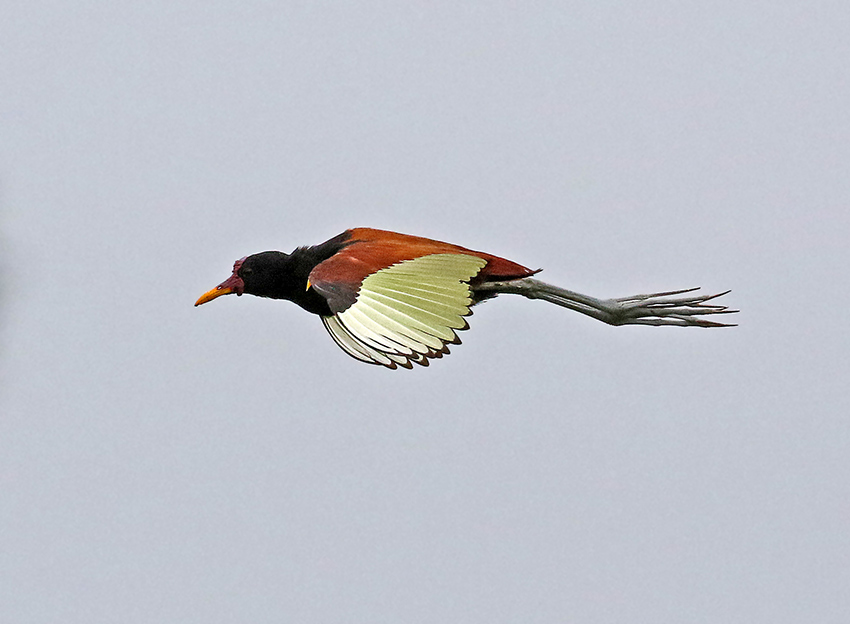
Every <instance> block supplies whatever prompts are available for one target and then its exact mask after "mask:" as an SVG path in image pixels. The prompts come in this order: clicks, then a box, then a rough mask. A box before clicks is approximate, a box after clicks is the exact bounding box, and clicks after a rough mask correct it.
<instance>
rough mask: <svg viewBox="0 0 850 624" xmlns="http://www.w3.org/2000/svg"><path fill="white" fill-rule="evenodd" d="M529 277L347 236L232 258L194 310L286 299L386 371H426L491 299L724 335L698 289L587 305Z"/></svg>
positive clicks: (413, 243) (455, 251)
mask: <svg viewBox="0 0 850 624" xmlns="http://www.w3.org/2000/svg"><path fill="white" fill-rule="evenodd" d="M538 272H539V269H538V270H537V271H533V270H531V269H527V268H525V267H524V266H521V265H519V264H516V263H515V262H511V261H510V260H505V259H504V258H499V257H497V256H493V255H490V254H487V253H483V252H480V251H472V250H469V249H465V248H464V247H459V246H457V245H451V244H449V243H441V242H439V241H435V240H430V239H427V238H420V237H418V236H408V235H406V234H397V233H395V232H386V231H383V230H373V229H369V228H355V229H352V230H346V231H345V232H343V233H342V234H340V235H339V236H335V237H333V238H332V239H330V240H329V241H327V242H324V243H322V244H321V245H316V246H315V247H299V248H298V249H296V250H295V251H293V252H292V253H291V254H285V253H282V252H280V251H264V252H262V253H258V254H254V255H252V256H247V257H245V258H242V259H241V260H237V261H236V263H235V264H234V265H233V275H231V276H230V277H229V278H228V279H226V280H225V281H224V282H222V283H221V284H219V285H218V286H216V287H215V288H213V289H212V290H210V291H208V292H206V293H204V294H203V295H201V298H200V299H198V301H197V302H196V303H195V305H196V306H199V305H201V304H202V303H206V302H208V301H211V300H213V299H215V298H216V297H220V296H221V295H229V294H232V293H236V294H237V295H242V293H248V294H249V295H256V296H258V297H269V298H271V299H289V300H290V301H292V302H294V303H297V304H298V305H299V306H301V307H302V308H304V309H305V310H307V311H308V312H312V313H313V314H318V315H319V316H321V317H322V322H323V323H324V325H325V328H326V329H327V330H328V332H329V333H330V335H331V336H332V337H333V339H334V340H335V341H336V343H337V344H338V345H339V346H340V347H342V349H343V350H344V351H345V352H346V353H348V354H349V355H351V356H352V357H355V358H357V359H358V360H360V361H362V362H368V363H370V364H382V365H383V366H387V367H389V368H396V366H403V367H405V368H412V367H413V363H416V364H421V365H423V366H427V365H428V359H429V358H439V357H442V356H443V355H444V354H447V353H448V352H449V348H448V345H449V344H459V343H460V339H459V338H458V336H457V333H456V332H457V331H458V330H463V329H467V327H468V324H467V322H466V319H465V318H464V317H466V316H469V315H470V314H472V311H471V309H470V308H471V307H472V306H473V305H475V304H476V303H479V302H481V301H483V300H485V299H489V298H491V297H495V296H496V295H498V294H502V293H510V294H516V295H523V296H524V297H528V298H529V299H543V300H544V301H549V302H551V303H555V304H557V305H559V306H563V307H565V308H569V309H570V310H575V311H576V312H581V313H582V314H586V315H587V316H591V317H593V318H595V319H598V320H600V321H602V322H604V323H608V324H609V325H674V326H680V327H730V326H731V325H728V324H724V323H718V322H715V321H709V320H706V319H703V318H699V317H700V315H708V314H730V313H733V312H736V311H737V310H729V309H728V308H727V307H726V306H719V305H715V304H707V302H708V301H711V300H713V299H716V298H717V297H720V296H722V295H725V294H726V293H727V292H729V291H728V290H727V291H726V292H722V293H719V294H716V295H697V296H694V295H690V296H685V297H676V296H675V295H682V294H684V293H691V292H693V291H695V290H698V288H688V289H685V290H672V291H669V292H662V293H654V294H651V295H635V296H633V297H622V298H620V299H596V298H594V297H588V296H587V295H581V294H579V293H575V292H572V291H569V290H564V289H563V288H558V287H557V286H552V285H551V284H546V283H545V282H541V281H539V280H536V279H534V278H532V277H531V276H532V275H534V274H535V273H538Z"/></svg>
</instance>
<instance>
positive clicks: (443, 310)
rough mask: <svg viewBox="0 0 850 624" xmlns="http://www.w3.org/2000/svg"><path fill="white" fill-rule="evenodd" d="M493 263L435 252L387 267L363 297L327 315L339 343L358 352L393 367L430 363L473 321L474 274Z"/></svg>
mask: <svg viewBox="0 0 850 624" xmlns="http://www.w3.org/2000/svg"><path fill="white" fill-rule="evenodd" d="M486 264H487V261H486V260H484V259H483V258H479V257H477V256H468V255H464V254H432V255H429V256H422V257H421V258H416V259H414V260H405V261H404V262H399V263H398V264H394V265H392V266H390V267H387V268H386V269H381V270H380V271H377V272H375V273H373V274H372V275H370V276H369V277H367V278H366V279H364V280H363V283H362V284H361V286H360V290H359V291H358V293H357V300H356V301H355V302H354V303H353V304H352V305H351V306H349V307H348V308H346V309H345V310H344V311H342V312H339V313H337V314H334V315H332V316H324V317H322V322H323V323H324V324H325V328H326V329H327V330H328V332H329V333H330V335H331V336H332V337H333V339H334V340H335V341H336V343H337V344H338V345H339V346H340V347H342V349H344V350H345V351H346V353H348V354H349V355H351V356H352V357H355V358H357V359H358V360H361V361H363V362H369V363H372V364H381V365H383V366H387V367H389V368H396V366H404V367H405V368H411V367H412V364H413V363H416V364H422V365H423V366H427V365H428V358H438V357H442V356H443V355H444V354H446V353H448V352H449V349H448V345H449V344H451V343H455V344H457V343H459V342H460V340H459V339H458V337H457V333H456V332H457V331H459V330H462V329H466V328H467V327H468V325H467V322H466V319H465V318H464V317H466V316H469V314H471V311H470V309H469V308H470V306H471V305H472V293H471V291H470V288H469V280H471V279H472V278H473V277H475V276H476V275H477V274H478V272H479V271H480V270H481V269H482V268H483V267H484V266H485V265H486Z"/></svg>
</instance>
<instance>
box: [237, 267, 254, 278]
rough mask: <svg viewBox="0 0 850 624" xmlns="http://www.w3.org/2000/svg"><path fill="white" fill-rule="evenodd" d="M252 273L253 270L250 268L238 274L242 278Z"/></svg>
mask: <svg viewBox="0 0 850 624" xmlns="http://www.w3.org/2000/svg"><path fill="white" fill-rule="evenodd" d="M253 272H254V270H253V269H252V268H251V267H245V268H244V269H242V270H241V271H239V273H240V274H241V275H243V276H244V275H250V274H251V273H253Z"/></svg>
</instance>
